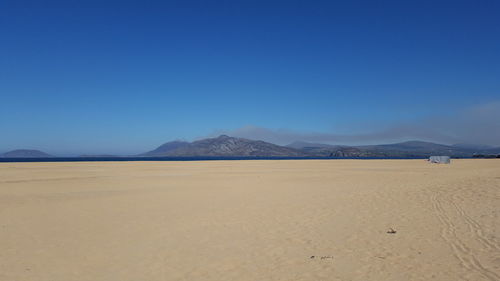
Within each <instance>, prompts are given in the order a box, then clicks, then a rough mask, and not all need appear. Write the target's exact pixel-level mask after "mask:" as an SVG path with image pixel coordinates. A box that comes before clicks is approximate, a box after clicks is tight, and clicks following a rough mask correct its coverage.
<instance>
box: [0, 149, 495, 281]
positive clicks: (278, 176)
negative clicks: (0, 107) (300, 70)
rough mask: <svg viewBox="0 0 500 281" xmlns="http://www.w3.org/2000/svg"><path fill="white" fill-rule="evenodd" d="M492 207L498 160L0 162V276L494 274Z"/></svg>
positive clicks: (252, 278) (22, 279)
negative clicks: (435, 162) (450, 161)
mask: <svg viewBox="0 0 500 281" xmlns="http://www.w3.org/2000/svg"><path fill="white" fill-rule="evenodd" d="M499 211H500V161H499V160H496V159H489V160H488V159H485V160H480V159H470V160H453V161H452V163H451V165H438V164H429V163H427V162H426V161H424V160H289V161H274V160H273V161H271V160H267V161H200V162H74V163H69V162H67V163H0V280H5V281H30V280H36V281H73V280H75V281H76V280H78V281H82V280H89V281H90V280H92V281H111V280H120V281H128V280H130V281H141V280H144V281H156V280H158V281H159V280H162V281H164V280H214V281H216V280H217V281H221V280H242V281H246V280H248V281H256V280H266V281H267V280H311V281H319V280H346V281H347V280H363V281H366V280H384V281H387V280H398V281H401V280H453V281H455V280H471V281H480V280H488V281H493V280H500V237H499V236H500V216H499ZM391 229H392V230H394V231H391ZM388 232H389V233H388ZM390 232H395V233H390Z"/></svg>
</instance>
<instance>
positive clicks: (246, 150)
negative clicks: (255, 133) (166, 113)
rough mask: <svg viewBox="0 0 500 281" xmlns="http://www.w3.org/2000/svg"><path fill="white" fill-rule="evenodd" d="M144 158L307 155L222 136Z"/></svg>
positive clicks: (172, 144)
mask: <svg viewBox="0 0 500 281" xmlns="http://www.w3.org/2000/svg"><path fill="white" fill-rule="evenodd" d="M141 155H142V156H150V157H151V156H153V157H155V156H177V157H183V156H186V157H187V156H253V157H280V156H281V157H300V156H308V154H307V153H305V152H303V151H301V150H298V149H294V148H290V147H284V146H279V145H275V144H272V143H268V142H264V141H256V140H249V139H243V138H233V137H229V136H226V135H221V136H219V137H217V138H208V139H202V140H199V141H194V142H191V143H188V142H168V143H165V144H163V145H161V146H160V147H158V148H157V149H155V150H152V151H149V152H146V153H144V154H141Z"/></svg>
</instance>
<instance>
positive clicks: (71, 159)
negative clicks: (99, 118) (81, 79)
mask: <svg viewBox="0 0 500 281" xmlns="http://www.w3.org/2000/svg"><path fill="white" fill-rule="evenodd" d="M327 159H328V160H339V159H427V157H252V156H248V157H209V156H205V157H127V156H125V157H51V158H0V162H89V161H91V162H100V161H103V162H105V161H218V160H327Z"/></svg>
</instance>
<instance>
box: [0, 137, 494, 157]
mask: <svg viewBox="0 0 500 281" xmlns="http://www.w3.org/2000/svg"><path fill="white" fill-rule="evenodd" d="M430 155H448V156H452V157H474V156H478V155H480V156H492V155H493V156H497V155H500V147H489V146H484V145H473V144H456V145H444V144H437V143H432V142H424V141H407V142H400V143H393V144H381V145H361V146H345V145H330V144H322V143H308V142H300V141H298V142H293V143H291V144H289V145H286V146H281V145H276V144H272V143H269V142H265V141H260V140H250V139H244V138H235V137H230V136H226V135H221V136H219V137H215V138H206V139H202V140H198V141H194V142H186V141H172V142H167V143H164V144H162V145H160V146H159V147H157V148H156V149H154V150H151V151H148V152H145V153H142V154H139V155H136V156H135V157H335V158H343V157H347V158H356V157H381V158H393V157H402V158H407V157H429V156H430ZM0 157H8V158H42V157H54V156H51V155H49V154H47V153H44V152H42V151H39V150H26V149H20V150H13V151H9V152H7V153H4V154H0ZM81 157H90V156H88V155H87V156H81ZM94 157H95V156H94Z"/></svg>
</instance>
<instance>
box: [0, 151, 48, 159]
mask: <svg viewBox="0 0 500 281" xmlns="http://www.w3.org/2000/svg"><path fill="white" fill-rule="evenodd" d="M0 157H4V158H45V157H53V156H52V155H50V154H48V153H45V152H43V151H40V150H35V149H16V150H11V151H8V152H5V153H3V154H0Z"/></svg>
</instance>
